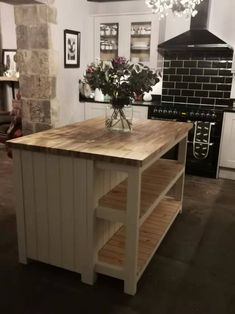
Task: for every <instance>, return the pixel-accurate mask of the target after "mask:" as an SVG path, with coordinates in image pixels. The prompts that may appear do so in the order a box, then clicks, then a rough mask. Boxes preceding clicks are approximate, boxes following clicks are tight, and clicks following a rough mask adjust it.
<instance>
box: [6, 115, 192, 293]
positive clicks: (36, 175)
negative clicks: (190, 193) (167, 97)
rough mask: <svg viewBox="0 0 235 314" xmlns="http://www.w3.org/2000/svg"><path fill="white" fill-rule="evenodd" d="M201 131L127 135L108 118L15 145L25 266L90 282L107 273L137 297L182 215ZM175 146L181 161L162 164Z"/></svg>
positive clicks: (139, 126) (139, 129) (173, 127)
mask: <svg viewBox="0 0 235 314" xmlns="http://www.w3.org/2000/svg"><path fill="white" fill-rule="evenodd" d="M191 128H192V124H191V123H182V122H172V121H152V120H145V121H138V122H136V125H135V129H136V132H132V133H128V134H127V133H126V134H125V133H120V135H118V134H117V133H115V132H107V131H106V129H105V127H104V118H102V117H101V118H95V119H91V120H87V121H83V122H80V123H75V124H72V125H67V126H64V127H61V128H57V129H52V130H47V131H45V132H43V137H42V135H41V134H40V133H35V134H31V135H29V136H27V137H26V138H25V137H21V138H18V139H14V140H11V141H10V142H9V145H10V146H11V147H12V149H13V163H14V182H15V192H16V217H17V233H18V249H19V250H18V252H19V261H20V262H21V263H24V264H26V263H27V261H28V259H33V260H38V261H41V262H44V263H47V264H51V265H55V266H58V267H61V268H64V269H68V270H70V271H74V272H77V273H81V278H82V281H83V282H85V283H88V284H94V282H95V278H96V274H97V273H101V274H105V275H108V276H112V277H115V278H119V279H121V280H123V281H124V291H125V292H126V293H128V294H132V295H134V294H135V293H136V289H137V282H138V280H139V279H140V278H141V276H142V274H143V272H144V270H145V269H146V267H147V265H148V264H149V262H150V261H151V259H152V256H153V255H154V253H155V252H156V250H157V248H158V247H159V245H160V243H161V242H162V240H163V238H164V236H165V235H166V233H167V231H168V230H169V228H170V226H171V224H172V223H173V222H174V220H175V218H176V217H177V215H178V214H179V213H180V211H181V210H182V198H183V189H184V171H185V157H186V147H187V145H186V143H187V134H188V131H189V130H190V129H191ZM156 134H158V136H156ZM175 145H178V147H179V149H178V160H166V159H162V158H161V157H162V155H163V154H164V153H166V152H167V151H168V150H169V149H171V148H172V147H173V146H175ZM173 187H174V189H173V191H172V188H173ZM98 288H99V287H97V289H98Z"/></svg>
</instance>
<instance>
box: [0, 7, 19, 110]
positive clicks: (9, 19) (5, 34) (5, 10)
mask: <svg viewBox="0 0 235 314" xmlns="http://www.w3.org/2000/svg"><path fill="white" fill-rule="evenodd" d="M0 32H1V34H0V35H1V36H0V40H1V43H0V48H1V49H16V30H15V17H14V6H13V5H9V4H6V3H2V2H0ZM0 57H1V56H0ZM1 62H2V61H1ZM1 84H2V86H1V87H2V89H1V92H2V94H1V99H0V107H2V108H4V109H5V110H11V109H12V90H11V87H10V86H9V85H7V84H5V83H1ZM3 84H4V85H3Z"/></svg>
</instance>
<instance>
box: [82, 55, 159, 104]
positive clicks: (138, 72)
mask: <svg viewBox="0 0 235 314" xmlns="http://www.w3.org/2000/svg"><path fill="white" fill-rule="evenodd" d="M84 78H85V82H86V83H88V84H89V85H90V86H91V88H92V89H93V90H94V89H96V88H99V89H101V90H102V92H103V94H104V95H109V96H110V97H112V99H117V98H130V97H131V98H134V97H135V95H141V94H143V93H144V92H149V91H151V90H152V86H154V85H155V84H156V83H157V82H158V81H159V78H158V75H157V73H156V72H153V71H152V70H150V68H149V67H147V66H145V65H143V64H142V63H137V64H131V63H130V62H129V61H128V60H126V59H125V58H124V57H117V58H115V59H113V60H112V61H110V62H108V61H100V62H99V63H97V64H95V63H91V64H90V65H89V66H88V67H87V70H86V74H85V75H84Z"/></svg>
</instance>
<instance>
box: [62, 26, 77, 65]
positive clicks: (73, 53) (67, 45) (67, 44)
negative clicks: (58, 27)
mask: <svg viewBox="0 0 235 314" xmlns="http://www.w3.org/2000/svg"><path fill="white" fill-rule="evenodd" d="M80 38H81V33H80V32H76V31H71V30H69V29H65V30H64V67H65V68H79V66H80Z"/></svg>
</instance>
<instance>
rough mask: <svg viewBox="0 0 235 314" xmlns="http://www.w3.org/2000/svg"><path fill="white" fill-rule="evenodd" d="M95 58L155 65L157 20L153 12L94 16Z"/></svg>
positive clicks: (154, 66) (152, 66) (153, 66)
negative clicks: (121, 59) (124, 58)
mask: <svg viewBox="0 0 235 314" xmlns="http://www.w3.org/2000/svg"><path fill="white" fill-rule="evenodd" d="M94 23H95V26H94V27H95V55H94V59H95V58H99V59H101V60H105V61H109V60H111V59H112V58H114V57H116V56H123V57H126V58H127V59H128V60H131V61H132V62H142V63H144V64H146V65H148V66H150V67H151V68H156V65H157V44H158V33H159V21H158V19H156V17H155V16H154V15H153V14H140V15H128V16H127V15H126V16H121V15H120V16H108V17H107V16H106V17H95V21H94Z"/></svg>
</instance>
